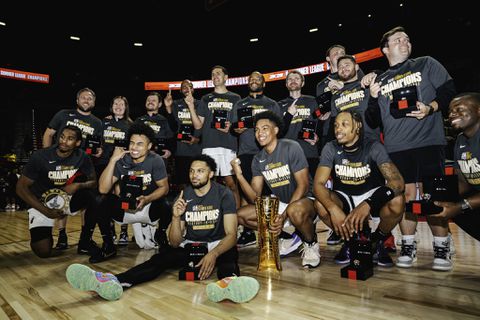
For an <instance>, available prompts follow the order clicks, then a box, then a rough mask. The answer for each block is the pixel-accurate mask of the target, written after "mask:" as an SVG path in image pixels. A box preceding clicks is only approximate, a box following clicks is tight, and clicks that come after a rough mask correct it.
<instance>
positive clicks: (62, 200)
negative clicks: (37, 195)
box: [41, 188, 71, 214]
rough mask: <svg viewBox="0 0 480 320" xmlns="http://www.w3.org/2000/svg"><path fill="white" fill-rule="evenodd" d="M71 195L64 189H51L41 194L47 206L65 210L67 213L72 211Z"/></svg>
mask: <svg viewBox="0 0 480 320" xmlns="http://www.w3.org/2000/svg"><path fill="white" fill-rule="evenodd" d="M70 198H71V196H70V195H69V194H68V193H66V192H65V191H63V190H62V189H57V188H54V189H50V190H47V191H45V192H44V193H43V194H42V196H41V201H42V202H43V204H44V205H45V207H47V208H50V209H57V210H63V211H64V212H65V213H66V214H69V213H70Z"/></svg>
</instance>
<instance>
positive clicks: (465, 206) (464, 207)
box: [461, 199, 472, 212]
mask: <svg viewBox="0 0 480 320" xmlns="http://www.w3.org/2000/svg"><path fill="white" fill-rule="evenodd" d="M461 205H462V212H463V211H466V210H472V205H471V204H470V202H468V200H467V199H463V200H462V204H461Z"/></svg>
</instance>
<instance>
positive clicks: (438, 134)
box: [376, 57, 452, 153]
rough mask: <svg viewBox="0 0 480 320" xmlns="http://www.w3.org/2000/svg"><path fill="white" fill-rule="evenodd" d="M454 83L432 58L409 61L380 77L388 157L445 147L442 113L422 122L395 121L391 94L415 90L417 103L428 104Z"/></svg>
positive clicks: (437, 113)
mask: <svg viewBox="0 0 480 320" xmlns="http://www.w3.org/2000/svg"><path fill="white" fill-rule="evenodd" d="M451 79H452V78H451V77H450V75H449V74H448V72H447V70H446V69H445V68H444V67H443V66H442V65H441V64H440V63H439V62H438V61H437V60H435V59H434V58H432V57H420V58H416V59H408V60H406V61H404V62H402V63H399V64H397V65H395V66H393V67H390V68H389V69H388V70H387V71H386V72H384V73H383V74H381V75H380V76H378V77H377V80H376V81H377V82H379V81H380V82H381V85H380V86H381V88H380V93H379V95H378V104H379V107H380V113H381V117H382V123H383V133H384V141H385V147H386V148H387V151H388V152H389V153H392V152H398V151H404V150H409V149H414V148H421V147H426V146H435V145H445V144H446V141H445V132H444V126H443V118H442V113H441V112H435V113H434V114H433V115H430V116H427V117H425V118H423V119H422V120H417V119H416V118H411V117H405V118H400V119H395V118H394V117H393V116H392V115H391V113H390V103H391V101H392V99H393V96H392V91H394V90H397V89H401V88H406V87H410V86H416V88H417V100H418V101H421V102H423V103H425V104H429V103H431V102H432V101H433V100H434V99H435V98H436V90H437V89H438V88H439V87H441V86H442V85H443V84H445V83H446V82H447V81H449V80H451Z"/></svg>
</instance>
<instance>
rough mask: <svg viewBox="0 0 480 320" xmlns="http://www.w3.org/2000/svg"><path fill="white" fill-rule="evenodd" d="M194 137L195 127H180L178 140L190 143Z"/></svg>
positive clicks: (184, 125)
mask: <svg viewBox="0 0 480 320" xmlns="http://www.w3.org/2000/svg"><path fill="white" fill-rule="evenodd" d="M192 136H193V126H192V125H191V124H182V125H180V128H178V133H177V140H180V141H182V140H186V141H190V140H192Z"/></svg>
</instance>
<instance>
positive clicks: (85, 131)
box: [66, 119, 95, 138]
mask: <svg viewBox="0 0 480 320" xmlns="http://www.w3.org/2000/svg"><path fill="white" fill-rule="evenodd" d="M69 125H72V126H75V127H78V128H79V129H80V130H81V131H82V137H83V138H86V137H87V135H92V136H93V133H94V132H95V128H93V127H91V126H90V123H88V122H85V121H82V120H80V119H74V120H68V121H67V123H66V126H69Z"/></svg>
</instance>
